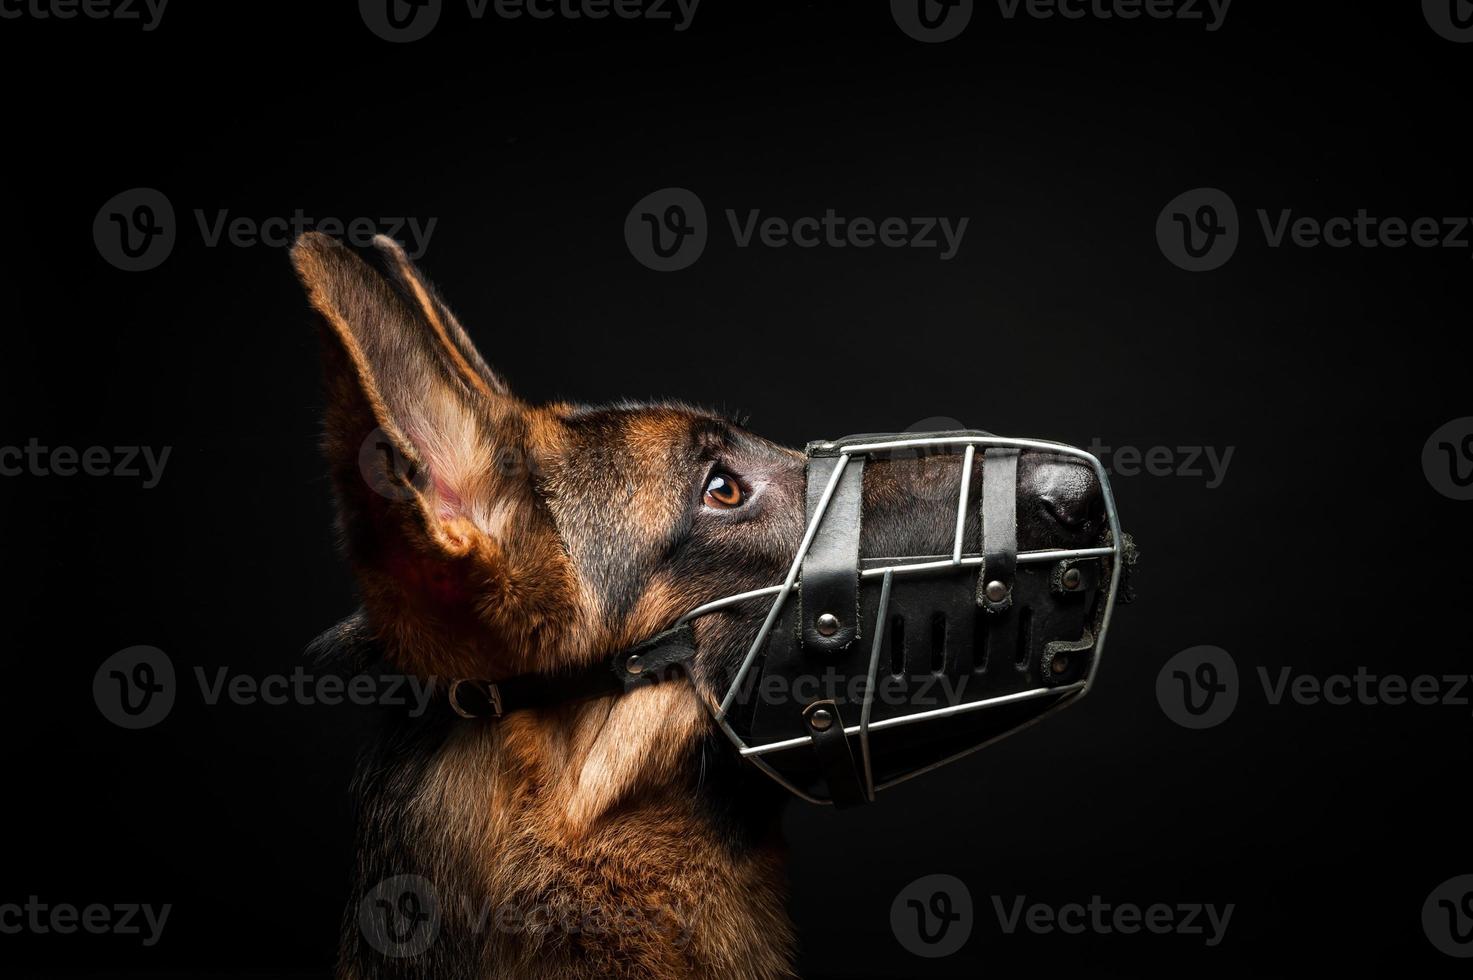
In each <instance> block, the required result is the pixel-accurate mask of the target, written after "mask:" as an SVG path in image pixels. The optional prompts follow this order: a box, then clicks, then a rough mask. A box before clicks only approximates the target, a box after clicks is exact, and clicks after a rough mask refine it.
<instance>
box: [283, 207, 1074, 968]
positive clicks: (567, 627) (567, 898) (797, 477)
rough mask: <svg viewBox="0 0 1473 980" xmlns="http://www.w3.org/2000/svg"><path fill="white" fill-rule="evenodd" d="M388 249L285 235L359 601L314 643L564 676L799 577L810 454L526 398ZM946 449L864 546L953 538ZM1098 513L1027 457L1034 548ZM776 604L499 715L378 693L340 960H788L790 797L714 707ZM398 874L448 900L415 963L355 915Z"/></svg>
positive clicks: (697, 415) (651, 418)
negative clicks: (584, 692) (619, 688)
mask: <svg viewBox="0 0 1473 980" xmlns="http://www.w3.org/2000/svg"><path fill="white" fill-rule="evenodd" d="M376 245H377V248H376V254H374V255H372V257H371V258H372V264H370V261H365V259H364V258H362V257H360V256H359V254H358V253H357V252H354V251H352V250H349V249H348V248H346V247H345V246H343V245H341V244H339V243H338V242H336V241H334V240H332V239H330V238H328V237H326V236H323V235H320V234H316V233H312V234H307V235H305V236H303V237H302V238H301V239H300V240H299V241H298V242H297V243H296V245H295V247H294V248H293V251H292V261H293V264H294V266H295V268H296V271H297V274H298V275H299V276H300V278H301V280H302V283H303V284H304V285H305V287H306V290H307V293H308V296H309V297H310V301H311V305H312V307H313V308H314V310H315V311H316V313H317V315H318V316H319V317H320V319H321V322H322V325H323V327H324V328H325V329H324V330H323V331H322V333H323V336H324V339H325V344H324V349H325V360H326V364H325V369H326V373H325V377H326V388H327V413H326V430H325V439H324V444H325V449H326V453H327V457H328V462H329V466H330V468H331V471H332V475H333V482H334V486H335V491H336V496H337V503H338V528H339V531H340V535H341V540H342V544H343V547H344V550H345V552H346V554H347V557H348V559H349V561H350V562H351V564H352V566H353V569H354V571H355V573H356V576H357V580H358V585H359V589H360V594H361V600H362V608H361V609H360V611H359V612H358V613H357V614H356V615H355V616H353V617H352V618H350V619H349V620H347V621H346V622H344V623H343V624H341V625H339V626H338V627H336V628H335V629H334V630H331V631H329V633H328V634H326V635H325V636H324V637H323V638H322V639H321V640H320V641H319V643H318V644H317V646H316V653H317V654H318V655H319V656H331V657H335V658H336V659H337V660H338V661H339V662H340V663H349V662H351V663H353V664H354V667H355V669H367V668H369V667H371V666H373V665H378V666H379V667H380V668H381V669H384V670H387V671H392V672H395V673H401V674H408V675H410V676H414V677H419V678H441V679H449V678H485V679H489V680H493V681H494V680H497V679H499V678H505V677H510V676H514V675H521V674H527V673H534V672H535V673H543V674H554V675H555V674H557V673H558V672H559V671H569V670H573V669H577V668H586V667H587V666H588V665H590V664H592V663H594V662H595V661H598V660H599V659H600V658H604V657H607V656H609V655H610V654H611V653H612V652H614V651H618V650H621V649H626V648H628V647H630V646H632V645H634V644H636V643H638V642H640V641H642V640H644V639H646V638H648V637H650V636H652V635H654V634H656V633H659V632H660V631H661V630H664V629H666V628H668V627H670V626H671V625H672V624H673V623H675V621H676V620H677V619H678V618H679V617H680V616H681V615H682V614H684V613H685V612H687V611H689V610H691V609H692V608H694V607H696V606H698V605H700V604H702V603H704V602H708V601H710V600H713V599H716V598H719V597H723V596H728V595H731V594H734V593H738V592H742V591H745V590H749V589H757V588H761V587H765V586H769V585H771V584H773V583H775V582H780V581H782V579H783V576H784V574H785V573H786V572H787V570H788V566H789V564H790V563H791V561H792V558H793V555H794V554H795V552H796V549H797V548H798V545H799V542H800V540H801V538H802V536H803V532H804V527H805V509H804V500H805V497H804V493H805V460H804V456H803V454H801V453H799V452H795V451H793V450H790V449H786V448H783V447H781V446H778V445H776V444H774V443H772V442H769V441H767V440H765V439H762V438H760V437H758V436H756V435H753V434H752V433H750V432H747V431H746V430H745V429H743V428H742V427H741V426H740V425H738V424H736V423H735V422H734V421H732V420H730V419H727V418H724V417H721V416H720V415H717V414H713V413H711V412H708V411H702V410H700V409H697V408H692V407H690V406H687V405H683V404H675V403H655V404H633V403H619V404H615V405H611V406H607V407H589V406H584V405H575V404H562V403H559V404H549V405H541V406H534V405H530V404H527V403H525V402H523V401H521V400H520V399H518V398H517V396H516V395H514V394H513V393H512V390H511V388H510V387H509V386H508V385H507V383H506V382H505V381H504V380H502V378H501V377H500V376H499V375H498V374H496V373H495V372H494V371H493V370H492V369H491V368H489V367H488V366H487V364H486V362H485V361H484V360H483V359H482V358H481V355H480V354H479V353H477V351H476V349H475V347H474V346H473V345H472V344H471V341H470V338H469V337H468V335H467V334H466V332H465V330H464V329H462V327H461V325H460V324H459V323H458V322H457V320H456V318H455V317H454V316H453V315H452V313H451V312H450V309H449V308H448V307H447V306H446V304H445V303H444V302H443V301H442V300H441V299H440V297H439V295H438V294H437V293H436V291H435V289H434V288H433V287H432V286H431V285H430V283H429V282H428V281H427V280H426V278H425V277H424V276H423V275H421V273H420V272H419V270H417V269H416V268H415V267H414V265H412V264H411V263H410V261H409V259H408V258H407V257H406V256H405V254H404V252H403V251H402V250H401V249H400V248H399V247H398V246H397V245H395V244H394V243H393V242H392V241H390V240H388V239H386V238H380V239H378V240H377V242H376ZM376 440H377V442H376ZM385 441H387V443H388V444H391V449H392V451H389V452H378V451H376V450H377V449H383V448H385V447H384V442H385ZM366 447H367V451H365V450H366ZM949 459H950V462H948V461H947V460H946V459H943V458H940V457H929V458H928V457H921V458H918V459H912V460H907V461H900V460H895V461H888V462H887V461H885V460H875V461H872V462H871V464H870V466H869V467H868V469H867V470H866V474H865V480H864V485H863V507H864V514H865V518H864V522H863V529H862V539H861V549H862V553H863V554H865V555H871V556H873V555H890V554H918V555H925V554H944V553H947V552H948V551H949V550H950V549H951V537H952V534H953V531H954V522H955V519H956V515H955V506H956V505H955V500H956V494H957V492H958V487H959V482H960V473H959V467H958V466H956V465H955V462H954V461H955V459H956V457H954V456H953V457H950V458H949ZM980 461H981V458H980V454H979V455H978V465H977V467H976V472H975V473H974V474H973V477H972V479H973V480H974V485H978V484H979V483H980V480H981V466H980ZM405 464H407V465H405ZM375 468H377V471H375ZM385 481H387V482H385ZM386 488H387V489H386ZM918 490H922V491H923V492H917V491H918ZM1102 516H1103V515H1102V505H1101V503H1100V495H1099V488H1098V486H1097V484H1096V483H1095V481H1094V476H1093V473H1092V472H1091V471H1090V470H1089V469H1088V468H1087V467H1084V466H1081V465H1079V464H1078V463H1076V462H1072V461H1068V460H1060V459H1058V458H1054V457H1050V456H1044V455H1041V454H1028V453H1025V454H1024V457H1023V461H1022V463H1021V465H1020V467H1019V471H1018V544H1019V547H1021V548H1029V547H1039V546H1040V545H1041V544H1042V543H1043V542H1050V543H1051V544H1054V545H1063V546H1068V547H1083V546H1086V545H1088V544H1089V543H1091V542H1093V541H1094V540H1096V539H1097V538H1098V537H1099V535H1100V533H1101V520H1102ZM973 530H975V529H973ZM768 605H769V603H765V602H761V601H754V602H745V603H742V604H738V605H734V606H730V607H728V608H725V609H723V610H721V611H719V612H717V613H715V614H712V615H707V616H703V617H701V618H700V619H698V620H696V621H695V636H696V640H697V648H698V654H697V656H696V659H695V660H694V661H693V663H692V664H691V665H690V668H689V670H688V671H687V672H686V677H687V678H688V680H670V681H667V682H662V683H659V684H654V685H650V686H647V687H643V688H640V689H638V690H636V691H633V692H631V693H629V694H628V695H626V696H623V697H612V696H609V697H595V698H590V699H584V700H579V701H569V702H567V703H564V704H557V705H554V706H550V707H546V708H538V709H531V710H524V711H516V712H512V713H509V714H508V715H506V716H505V717H503V718H499V719H494V720H484V719H481V720H472V721H466V720H463V719H461V718H457V717H456V716H455V715H454V713H453V712H449V711H440V712H437V711H429V712H425V713H423V714H421V715H419V716H417V717H410V713H409V712H404V713H400V714H391V713H390V712H389V709H385V716H386V720H385V731H384V733H383V735H382V738H381V739H380V740H379V742H378V743H377V745H376V746H375V747H373V748H372V749H370V750H369V751H368V752H367V753H366V754H365V757H364V759H363V760H362V764H361V768H360V771H359V774H358V777H357V779H356V782H355V794H356V798H357V803H358V808H359V825H358V830H357V864H356V870H355V879H356V880H355V883H354V889H353V896H352V899H351V900H350V902H349V910H348V913H347V915H346V916H345V922H344V928H343V933H342V940H341V946H340V960H339V966H338V975H339V976H340V977H342V978H357V980H368V978H379V977H416V978H457V980H463V978H469V977H505V978H552V977H557V978H565V977H574V978H584V977H587V978H595V977H597V978H608V977H631V978H632V977H641V978H670V977H690V976H701V977H743V978H747V977H750V978H767V977H787V976H792V975H793V967H792V946H793V930H792V927H791V925H790V923H789V920H788V918H787V915H786V912H785V910H784V892H785V884H784V864H783V855H782V846H781V842H780V840H779V837H778V833H777V823H778V816H779V813H780V808H781V805H782V802H783V800H784V799H785V798H786V794H785V793H784V792H783V791H782V790H781V789H778V788H776V786H775V785H774V784H772V783H771V782H770V781H769V780H767V779H766V777H764V776H762V775H761V774H759V773H756V772H755V771H754V770H752V769H751V767H750V766H748V765H747V764H746V763H743V762H742V761H741V760H740V759H739V758H738V756H737V754H736V752H735V750H734V749H733V748H732V747H731V745H730V743H728V742H727V741H726V740H725V738H724V737H723V736H722V735H721V734H720V733H719V732H718V731H716V729H715V726H714V725H713V723H712V721H711V717H710V714H709V712H708V710H707V706H708V705H709V704H711V703H712V702H713V700H714V699H718V698H719V697H720V694H719V692H723V691H725V690H726V689H727V687H728V686H729V685H730V684H731V682H732V679H733V677H734V675H735V672H736V670H737V668H738V665H739V664H740V662H741V659H742V656H743V654H744V652H745V651H746V648H747V646H748V645H749V644H750V643H751V642H752V641H753V639H754V637H755V636H756V633H757V630H758V628H759V626H760V624H761V622H762V619H763V615H764V613H765V611H766V608H767V606H768ZM406 875H408V876H414V878H413V880H415V881H423V882H428V883H429V886H430V887H431V888H432V889H433V899H434V901H433V903H431V904H434V905H435V906H436V908H435V910H434V912H435V918H436V920H437V921H436V932H435V935H434V937H433V941H432V942H431V943H429V944H428V945H427V946H426V947H425V948H423V949H422V950H416V951H415V955H412V956H411V955H397V954H400V953H402V952H403V950H389V951H388V952H387V953H386V952H385V950H384V949H383V948H382V947H383V944H382V943H381V942H377V941H375V939H374V937H373V935H372V933H373V930H371V929H367V928H365V927H364V925H363V923H364V921H365V915H367V914H369V913H371V912H372V911H373V908H374V905H375V902H374V901H373V899H374V895H375V892H374V890H375V888H376V887H377V886H379V884H380V883H381V882H384V881H386V880H389V879H395V878H396V876H406ZM392 901H393V896H390V898H389V899H388V900H382V899H381V900H379V901H378V902H377V905H379V906H383V907H384V908H386V909H388V908H389V907H390V906H391V905H392ZM421 907H422V906H418V905H416V906H414V907H412V908H409V909H407V910H405V914H409V915H418V916H419V917H420V918H427V917H429V914H430V913H429V912H428V911H423V912H417V911H416V909H419V908H421ZM365 910H366V911H365ZM391 910H392V909H391ZM360 913H363V914H360Z"/></svg>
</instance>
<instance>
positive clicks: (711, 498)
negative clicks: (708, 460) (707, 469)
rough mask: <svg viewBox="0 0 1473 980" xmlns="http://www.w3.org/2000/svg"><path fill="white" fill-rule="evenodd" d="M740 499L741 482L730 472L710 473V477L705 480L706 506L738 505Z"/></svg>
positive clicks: (724, 506) (739, 504)
mask: <svg viewBox="0 0 1473 980" xmlns="http://www.w3.org/2000/svg"><path fill="white" fill-rule="evenodd" d="M742 499H743V498H742V487H741V484H739V483H737V481H736V477H734V476H732V475H731V474H730V473H721V472H716V473H712V474H711V479H709V480H707V481H706V506H707V507H722V508H731V507H740V506H741V505H742Z"/></svg>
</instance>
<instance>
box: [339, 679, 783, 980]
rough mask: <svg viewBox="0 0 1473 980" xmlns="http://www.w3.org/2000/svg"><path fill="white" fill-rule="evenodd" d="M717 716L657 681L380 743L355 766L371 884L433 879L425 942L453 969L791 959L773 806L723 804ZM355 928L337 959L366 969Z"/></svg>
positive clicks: (728, 971)
mask: <svg viewBox="0 0 1473 980" xmlns="http://www.w3.org/2000/svg"><path fill="white" fill-rule="evenodd" d="M442 724H443V723H442ZM708 724H709V723H708V721H707V719H706V717H705V714H704V711H703V710H702V708H701V706H700V704H699V703H698V701H697V699H696V696H695V694H694V692H693V691H692V690H691V688H690V687H689V686H688V685H684V684H661V685H657V686H654V687H651V688H647V689H643V690H639V691H635V692H632V693H630V694H628V695H626V696H623V697H618V698H603V699H599V700H594V701H585V702H580V703H575V704H570V705H566V706H563V707H561V708H558V709H552V710H546V711H525V712H516V713H513V714H511V715H508V716H507V717H505V718H503V719H500V720H499V721H495V722H454V723H449V725H448V728H445V729H442V730H441V731H440V732H439V734H438V735H436V736H434V737H433V741H434V742H435V745H434V746H433V747H429V746H428V745H425V744H421V746H420V747H419V748H418V750H415V751H410V752H405V753H400V754H396V753H394V752H393V751H392V750H391V751H390V752H385V753H381V755H380V758H378V759H377V760H373V761H372V762H371V763H370V764H369V765H368V766H367V767H366V768H365V776H364V778H363V779H361V781H360V791H361V795H362V796H363V797H364V798H363V800H362V803H363V804H364V816H363V826H362V827H361V829H360V835H361V838H362V839H361V840H360V853H370V854H377V855H379V856H380V857H379V859H378V860H368V861H364V862H361V865H360V874H361V875H362V876H363V878H364V879H365V880H362V881H360V887H361V889H362V890H363V891H367V890H369V889H371V888H373V886H374V885H375V884H376V880H368V879H375V876H379V877H387V876H391V875H394V874H403V873H416V874H419V875H422V876H423V877H425V878H426V879H428V880H429V881H430V882H431V883H432V886H433V887H434V889H435V892H436V897H437V898H438V903H439V908H440V924H439V934H438V937H437V939H436V942H435V945H434V947H433V948H432V949H431V950H430V951H429V952H427V953H425V954H424V955H425V956H427V957H431V958H432V961H433V962H434V963H436V964H437V969H441V967H440V966H439V964H442V963H443V975H444V976H447V977H449V976H456V977H465V976H494V977H506V978H533V977H537V978H541V977H585V976H586V977H590V978H592V977H624V976H628V977H655V978H663V977H688V976H693V975H699V976H711V977H728V976H729V977H752V978H766V977H784V976H791V975H792V974H791V967H790V962H791V946H792V936H791V927H790V925H789V923H788V919H787V914H786V910H785V902H784V898H785V896H784V891H785V889H784V870H783V865H782V858H781V853H780V845H779V843H778V840H777V835H776V820H775V818H776V814H777V811H776V808H775V807H772V808H771V809H770V810H767V811H759V816H758V818H757V819H755V820H754V819H750V818H746V817H738V816H735V815H734V814H733V812H732V810H731V809H730V808H729V807H725V806H721V805H718V804H719V803H720V802H721V801H720V799H719V794H720V792H721V791H722V790H726V791H728V792H729V791H730V790H731V787H730V786H724V785H722V786H717V785H713V782H718V781H719V780H716V779H710V780H708V779H707V778H706V777H707V775H708V773H707V771H706V769H707V767H706V762H707V761H708V760H707V759H705V758H703V752H706V751H709V750H705V749H703V748H702V745H703V740H704V738H705V734H706V726H707V725H708ZM400 748H401V749H402V748H404V746H403V745H402V744H401V746H400ZM385 767H387V769H386V768H385ZM375 768H377V769H378V774H377V778H376V777H375V775H374V774H373V773H372V770H374V769H375ZM396 768H397V769H400V770H401V775H400V776H399V777H398V778H396V777H394V776H393V775H392V774H391V773H392V770H393V769H396ZM712 768H713V769H719V768H721V766H720V764H718V763H714V762H713V763H712ZM767 805H768V806H769V807H770V806H771V804H770V803H768V804H767ZM763 816H765V817H766V819H763ZM405 864H407V865H409V866H408V867H405V866H403V865H405ZM356 928H357V926H356V922H350V923H349V924H348V930H349V935H348V936H347V937H345V940H346V941H345V944H344V949H343V953H344V957H343V960H344V963H343V974H344V975H345V976H353V977H366V976H372V975H374V972H373V971H372V970H370V969H366V967H367V966H368V965H369V964H371V962H372V960H373V958H374V957H375V956H376V955H377V954H375V953H374V952H372V951H365V950H364V949H363V944H362V943H361V942H358V941H356V937H354V936H353V935H352V932H353V930H355V929H356ZM426 975H432V976H440V975H442V973H441V972H435V971H431V972H430V973H429V974H426Z"/></svg>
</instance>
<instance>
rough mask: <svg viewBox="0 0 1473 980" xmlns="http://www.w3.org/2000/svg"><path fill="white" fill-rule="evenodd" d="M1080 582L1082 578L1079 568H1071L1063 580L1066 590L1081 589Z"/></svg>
mask: <svg viewBox="0 0 1473 980" xmlns="http://www.w3.org/2000/svg"><path fill="white" fill-rule="evenodd" d="M1080 581H1081V576H1080V574H1079V569H1077V568H1071V569H1069V570H1068V571H1067V572H1065V573H1064V578H1063V583H1064V588H1066V589H1077V588H1079V583H1080Z"/></svg>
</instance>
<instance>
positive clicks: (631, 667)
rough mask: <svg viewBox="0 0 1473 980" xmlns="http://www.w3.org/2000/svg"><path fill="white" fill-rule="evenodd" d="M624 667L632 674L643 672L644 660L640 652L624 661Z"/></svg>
mask: <svg viewBox="0 0 1473 980" xmlns="http://www.w3.org/2000/svg"><path fill="white" fill-rule="evenodd" d="M604 669H605V670H607V669H608V668H607V667H605V668H604ZM624 669H625V670H627V671H629V673H631V674H642V673H644V661H643V660H640V659H639V654H637V653H636V654H635V655H634V656H632V657H630V658H629V659H628V660H626V661H624Z"/></svg>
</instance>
